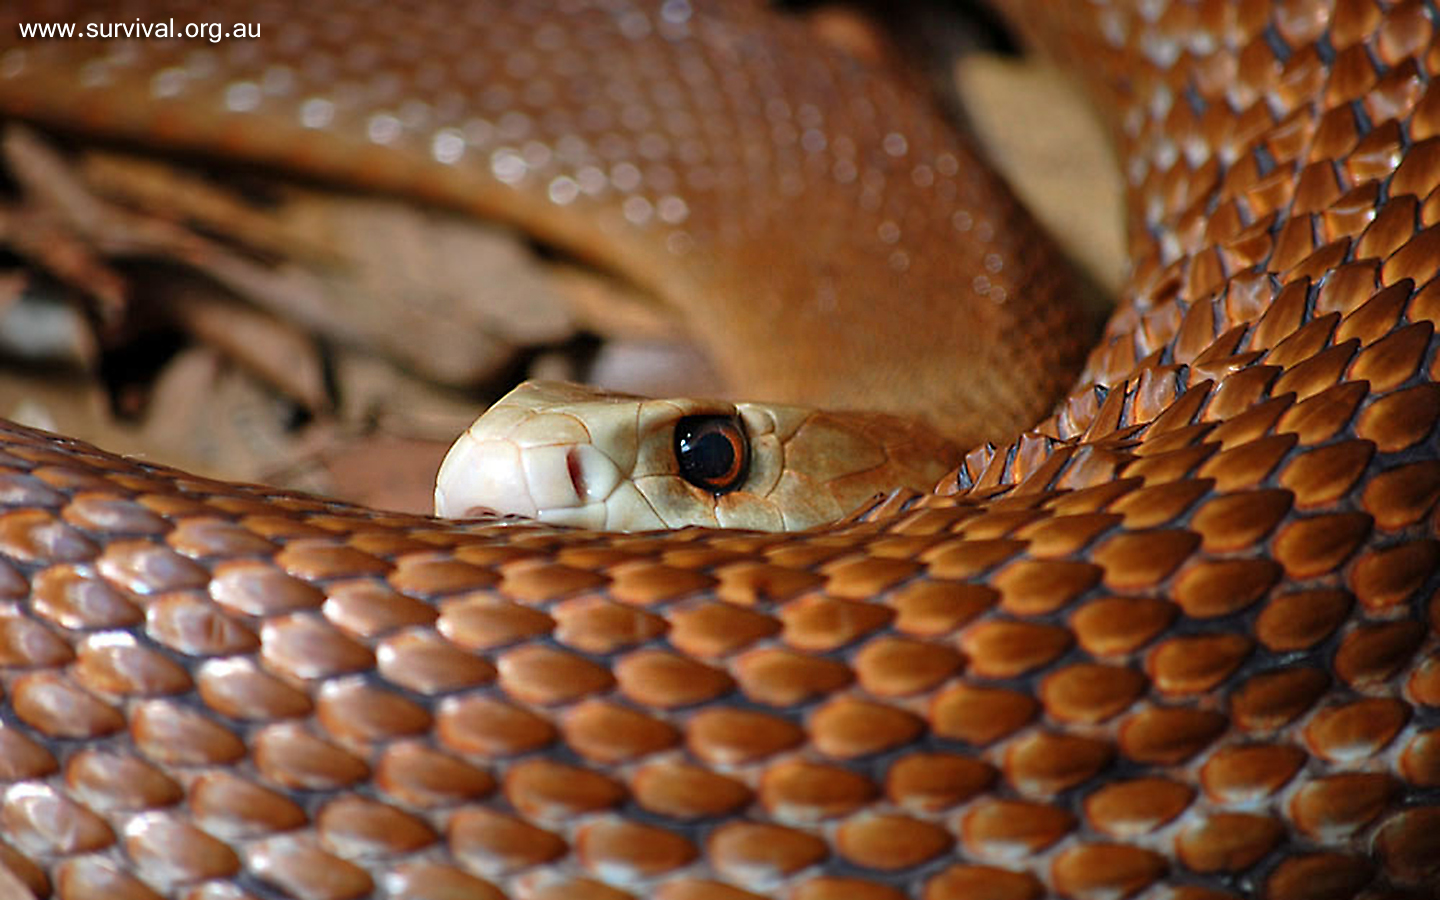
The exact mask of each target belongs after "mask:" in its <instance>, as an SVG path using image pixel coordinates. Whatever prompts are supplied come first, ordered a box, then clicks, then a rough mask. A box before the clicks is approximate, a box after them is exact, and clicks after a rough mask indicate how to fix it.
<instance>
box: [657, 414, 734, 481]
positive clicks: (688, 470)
mask: <svg viewBox="0 0 1440 900" xmlns="http://www.w3.org/2000/svg"><path fill="white" fill-rule="evenodd" d="M675 459H676V460H677V461H678V462H679V463H680V475H681V476H682V477H683V478H684V479H685V480H686V481H688V482H690V483H691V484H693V485H695V486H696V487H698V488H700V489H701V490H705V491H709V492H710V493H712V494H714V495H715V496H717V497H718V496H720V495H721V494H728V493H729V492H731V491H733V490H735V489H736V488H737V487H739V486H740V484H741V482H743V481H744V480H745V470H746V469H747V468H748V467H749V463H750V442H749V441H748V440H747V439H746V437H745V430H744V429H743V428H741V427H740V420H739V419H736V418H735V417H734V416H686V417H685V418H683V419H681V420H680V421H679V422H678V423H677V424H676V425H675Z"/></svg>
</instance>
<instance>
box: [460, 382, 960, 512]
mask: <svg viewBox="0 0 1440 900" xmlns="http://www.w3.org/2000/svg"><path fill="white" fill-rule="evenodd" d="M959 458H960V451H959V449H958V448H956V447H955V446H954V445H952V444H950V443H949V442H947V441H945V440H943V439H942V438H940V437H938V436H937V435H935V434H934V433H933V432H932V431H930V430H929V429H928V428H926V427H925V426H923V425H919V424H916V423H910V422H907V421H905V420H901V419H898V418H896V417H893V416H886V415H881V414H870V413H830V412H820V411H817V410H813V409H809V408H806V407H799V406H787V405H780V404H763V403H730V402H727V401H724V400H694V399H688V398H687V399H664V400H655V399H649V398H646V397H637V396H635V395H633V394H618V393H611V392H607V391H601V390H597V389H595V388H590V387H585V386H582V385H577V384H570V383H568V382H556V381H529V382H525V383H524V384H521V385H520V386H519V387H517V388H515V389H514V390H513V391H511V392H510V393H509V394H507V395H506V396H505V397H503V398H501V399H500V401H499V402H498V403H496V404H495V405H494V406H492V407H491V408H490V409H489V410H487V411H486V412H485V413H484V414H483V415H482V416H480V418H478V419H476V420H475V422H474V424H472V425H471V426H470V427H469V429H467V430H466V432H465V433H464V434H463V435H461V436H460V438H459V439H458V440H456V442H455V444H454V445H453V446H452V447H451V448H450V451H449V453H448V454H446V457H445V461H444V462H443V463H442V464H441V466H440V472H439V474H438V475H437V477H436V482H435V514H436V515H437V516H442V517H448V518H459V517H467V516H474V515H481V514H501V515H514V516H522V517H525V518H530V519H538V520H539V521H542V522H549V523H552V524H558V525H571V526H576V527H580V528H587V529H592V530H601V531H646V530H657V529H668V528H681V527H684V526H687V525H700V526H707V527H711V528H743V529H751V530H757V531H795V530H800V529H804V528H810V527H814V526H818V525H823V524H826V523H828V522H833V521H835V520H837V519H840V518H842V517H844V516H845V515H847V514H849V513H850V512H853V511H854V510H855V509H857V508H859V507H860V506H861V505H863V504H865V503H866V502H867V501H870V500H873V499H874V498H875V497H876V496H877V495H882V494H885V493H888V492H891V491H893V490H896V489H900V488H908V489H912V490H917V491H923V490H927V489H928V488H929V487H930V486H931V485H933V484H934V483H935V482H936V481H937V480H938V479H939V478H940V476H942V475H943V474H944V473H945V472H946V470H948V469H949V468H951V467H953V466H954V465H955V464H956V462H957V461H958V460H959Z"/></svg>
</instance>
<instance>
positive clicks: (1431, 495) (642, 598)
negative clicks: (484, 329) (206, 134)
mask: <svg viewBox="0 0 1440 900" xmlns="http://www.w3.org/2000/svg"><path fill="white" fill-rule="evenodd" d="M562 5H563V4H562ZM146 8H147V9H149V7H146ZM607 8H608V9H610V10H612V11H616V10H618V11H620V12H621V13H623V12H624V11H625V10H626V9H627V8H626V7H625V6H624V4H619V3H617V4H612V5H610V6H609V7H607ZM1007 8H1008V9H1009V11H1010V12H1011V13H1013V14H1014V16H1015V19H1016V21H1017V22H1018V23H1020V24H1021V26H1022V27H1024V28H1026V29H1027V30H1030V31H1033V32H1034V34H1033V38H1034V39H1035V40H1036V41H1037V42H1039V43H1042V44H1044V45H1046V46H1047V47H1048V48H1049V49H1050V50H1051V51H1052V52H1053V53H1055V54H1056V55H1057V56H1058V57H1059V58H1061V59H1062V60H1069V61H1070V62H1071V63H1072V64H1073V65H1075V66H1076V71H1077V72H1079V73H1081V75H1080V77H1082V78H1084V79H1085V80H1086V81H1087V82H1088V83H1089V84H1090V87H1091V90H1092V92H1093V93H1094V95H1095V96H1096V97H1097V98H1098V100H1099V103H1100V105H1101V106H1102V107H1103V108H1104V109H1106V110H1107V114H1108V115H1109V116H1110V118H1111V119H1112V121H1113V122H1114V124H1115V128H1116V133H1117V135H1118V143H1119V145H1120V150H1121V156H1122V165H1123V169H1124V172H1125V174H1126V177H1127V180H1128V184H1129V210H1130V218H1131V232H1132V256H1133V275H1132V278H1131V281H1130V285H1129V287H1128V289H1127V292H1126V295H1125V297H1124V299H1123V302H1122V306H1121V308H1120V311H1119V312H1118V313H1117V314H1116V315H1115V316H1114V317H1113V318H1112V320H1111V322H1110V324H1109V326H1108V329H1107V331H1106V335H1105V337H1104V339H1103V340H1102V342H1101V343H1100V345H1099V346H1098V347H1097V348H1096V349H1095V350H1094V351H1093V352H1092V354H1091V356H1090V359H1089V362H1088V364H1087V366H1086V372H1085V376H1084V386H1083V387H1082V388H1081V389H1078V390H1077V391H1075V392H1074V393H1073V394H1072V395H1071V396H1070V397H1069V398H1068V399H1067V400H1066V401H1064V402H1063V403H1062V404H1061V405H1060V406H1059V407H1058V410H1057V411H1056V412H1055V413H1054V414H1053V415H1051V416H1050V417H1049V418H1047V419H1045V420H1044V421H1043V422H1041V423H1040V424H1039V425H1038V426H1036V427H1035V428H1034V429H1032V430H1031V431H1028V432H1025V433H1024V434H1022V435H1021V436H1020V437H1018V438H1016V439H1014V440H1013V441H1011V442H1010V443H1008V444H1005V445H1003V446H999V447H995V446H989V445H985V446H982V447H980V448H979V449H976V450H975V451H974V452H972V453H971V454H970V455H969V456H967V458H966V460H965V463H964V464H963V465H962V466H961V467H960V468H959V469H957V470H956V472H954V473H953V474H952V475H951V476H948V477H947V478H946V479H944V480H942V481H941V483H940V484H939V485H938V486H937V487H936V490H935V492H934V494H933V495H929V496H926V497H924V498H922V499H920V500H918V501H902V500H900V499H897V500H896V501H894V502H893V503H890V504H886V505H882V506H881V507H879V508H877V509H874V510H871V511H870V513H869V514H868V515H867V516H866V517H865V518H864V520H861V521H850V522H846V523H843V524H839V525H836V526H832V527H829V528H824V529H819V530H814V531H808V532H804V533H799V534H754V533H725V532H720V531H713V530H702V529H689V530H684V531H680V532H673V533H654V534H640V535H625V536H619V535H606V534H599V533H593V532H574V531H564V530H556V529H551V528H546V527H543V526H539V525H534V526H526V525H521V526H511V527H501V526H498V525H483V524H470V525H456V524H448V523H443V522H438V521H435V520H430V519H424V518H413V517H406V516H398V515H389V514H384V513H379V512H375V511H370V510H364V509H358V508H353V507H348V506H344V505H341V504H335V503H329V502H326V501H323V500H318V499H314V498H309V497H302V496H297V495H291V494H286V493H283V492H278V491H275V490H273V489H268V488H263V487H254V486H241V485H231V484H224V483H219V482H213V481H207V480H203V479H198V478H194V477H191V476H188V475H185V474H182V473H177V472H174V471H172V470H167V469H164V468H161V467H156V466H149V465H145V464H143V463H138V462H135V461H133V460H125V459H121V458H118V457H115V456H112V455H108V454H105V453H103V452H101V451H98V450H95V449H93V448H90V447H88V446H86V445H83V444H80V443H78V442H75V441H70V440H67V439H64V438H57V437H55V436H51V435H44V434H40V433H37V432H33V431H29V430H27V429H24V428H20V427H18V426H10V425H7V426H4V427H3V429H0V467H3V470H0V485H3V488H0V500H3V503H4V511H3V512H0V557H3V564H0V593H3V595H4V602H5V603H6V604H7V605H6V606H4V607H3V610H0V682H3V687H4V705H3V707H0V719H3V726H4V727H3V728H0V779H3V781H4V783H5V789H4V794H3V801H0V836H3V838H4V842H3V844H0V863H3V869H0V876H3V879H4V880H3V881H0V888H3V889H4V890H5V891H6V892H7V893H6V896H9V895H11V894H14V895H16V896H23V893H22V891H28V892H30V893H32V894H34V895H36V896H42V897H43V896H50V895H58V896H62V897H66V898H98V897H127V898H149V897H153V896H156V895H160V896H173V897H184V898H187V900H191V898H193V900H202V898H203V900H210V898H216V900H219V898H242V897H253V898H270V897H298V898H307V900H308V898H317V900H318V898H327V900H328V898H336V900H339V898H354V897H364V896H368V895H372V894H373V895H380V896H390V897H417V898H418V897H466V898H472V897H473V898H498V897H506V896H508V897H515V898H526V900H532V898H534V900H540V898H546V900H549V898H560V897H567V898H568V897H576V898H597V900H618V898H624V897H639V896H647V897H657V898H663V900H682V898H683V900H699V898H704V900H739V898H746V897H756V896H777V897H787V898H795V900H822V898H826V900H828V898H841V897H844V898H861V900H872V898H873V900H891V898H901V897H911V898H924V900H949V898H977V897H979V898H997V900H999V898H1017V900H1019V898H1026V900H1029V898H1039V897H1046V896H1056V897H1065V898H1086V900H1089V898H1097V900H1098V898H1125V897H1146V898H1176V900H1179V898H1183V900H1219V898H1234V897H1252V898H1271V900H1299V898H1317V900H1318V898H1349V897H1362V896H1363V897H1424V896H1434V895H1435V894H1436V885H1437V884H1440V795H1437V786H1440V730H1437V717H1436V712H1435V710H1436V708H1437V706H1440V678H1437V673H1440V667H1437V662H1436V659H1437V657H1436V650H1437V642H1436V638H1435V635H1434V631H1435V628H1436V621H1437V619H1436V617H1437V610H1436V608H1435V601H1434V600H1433V594H1434V591H1435V589H1436V587H1437V584H1436V577H1435V574H1436V569H1437V563H1440V542H1437V541H1436V540H1435V538H1434V528H1435V526H1434V515H1435V512H1434V509H1435V503H1436V500H1437V498H1440V447H1437V436H1436V434H1435V425H1436V421H1437V419H1440V388H1437V386H1436V384H1435V382H1434V378H1433V376H1432V371H1431V370H1432V366H1433V365H1434V360H1433V356H1434V353H1433V350H1434V343H1435V341H1434V327H1433V320H1434V318H1435V317H1434V316H1432V315H1431V313H1433V312H1436V310H1435V309H1432V308H1431V307H1432V306H1436V304H1437V297H1440V293H1437V289H1436V282H1435V281H1434V280H1433V279H1434V276H1435V274H1436V272H1437V271H1440V237H1437V234H1440V232H1437V230H1436V227H1435V226H1434V224H1433V223H1434V221H1435V219H1436V214H1435V196H1436V195H1435V193H1434V189H1435V188H1436V187H1437V185H1440V112H1437V111H1440V105H1437V102H1440V91H1436V90H1435V89H1434V88H1433V87H1432V78H1433V75H1434V67H1435V66H1436V65H1437V63H1436V60H1437V57H1436V55H1435V53H1434V50H1433V46H1432V34H1433V18H1434V17H1435V16H1436V11H1435V9H1434V7H1433V6H1432V5H1430V4H1428V3H1423V2H1418V0H1403V2H1396V3H1380V2H1373V0H1336V2H1333V3H1323V2H1308V0H1286V2H1276V3H1267V2H1245V3H1223V2H1213V0H1202V2H1196V3H1185V2H1179V0H1176V2H1170V3H1166V2H1143V3H1142V2H1137V3H1134V4H1129V3H1114V4H1109V3H1103V2H1076V3H1071V4H1064V5H1060V4H1045V3H1035V4H1025V3H1019V2H1016V3H1011V4H1007ZM688 9H689V5H688V4H685V3H676V2H670V3H665V4H662V5H661V7H660V12H659V13H657V14H656V15H655V16H654V17H650V18H645V19H644V22H643V23H641V22H640V20H631V22H632V25H633V26H634V27H635V28H637V29H641V25H642V24H643V25H646V26H650V28H651V31H650V34H648V35H646V34H639V33H638V32H637V34H636V36H635V39H636V40H637V43H638V45H639V46H640V47H642V48H643V47H645V46H648V45H647V44H646V43H645V39H646V38H647V37H653V38H656V39H664V34H663V33H661V30H659V27H658V26H656V24H655V23H657V22H661V21H663V20H664V15H665V12H664V11H665V10H670V11H671V12H674V13H676V14H677V15H678V11H683V10H688ZM736 9H737V10H738V9H744V10H746V12H745V13H744V15H742V16H741V17H740V20H743V21H749V20H748V19H745V16H748V15H750V14H751V13H750V12H749V7H748V6H742V5H737V6H736ZM1041 9H1043V10H1045V11H1046V12H1047V13H1048V15H1046V16H1043V17H1042V16H1041V15H1039V14H1038V13H1039V11H1040V10H1041ZM352 18H353V17H352ZM757 21H759V20H757ZM544 24H545V23H537V28H539V27H541V26H542V25H544ZM762 24H763V23H762ZM443 25H444V22H443V20H442V21H441V25H440V26H437V27H436V28H434V29H432V30H436V31H444V30H445V29H444V27H443ZM352 26H354V22H353V21H352ZM641 30H643V29H641ZM336 33H337V34H340V35H341V36H342V37H343V36H344V35H345V34H347V32H346V31H345V29H344V28H343V27H339V26H337V32H336ZM351 33H353V32H351ZM536 33H537V34H539V33H540V32H539V31H537V32H536ZM732 37H733V42H732V43H731V44H729V45H728V46H730V47H732V48H740V50H739V51H738V52H737V54H736V55H735V57H734V59H735V60H736V61H737V64H738V63H739V62H744V61H745V60H746V59H747V58H748V57H747V56H746V54H745V53H744V52H743V50H744V48H745V47H747V46H749V45H748V44H747V43H746V41H747V38H746V37H745V32H744V31H743V30H742V31H739V32H733V33H732ZM402 45H403V46H407V47H409V49H408V50H405V51H404V52H405V53H408V54H409V56H408V57H405V58H409V59H411V60H412V61H413V60H416V59H418V58H420V57H422V56H423V52H424V48H417V47H413V46H410V45H404V44H403V42H402ZM357 46H359V47H360V48H361V49H360V50H357V51H356V52H357V53H358V54H359V56H360V57H361V58H362V59H361V64H363V62H364V59H366V58H368V59H371V60H372V63H373V59H374V58H373V56H371V57H366V53H367V52H370V51H367V50H365V49H364V48H366V47H371V44H369V43H366V42H364V41H361V42H359V43H358V44H357ZM70 49H71V50H72V51H74V50H76V48H75V47H71V48H70ZM372 49H373V48H372ZM27 52H34V49H33V48H27ZM77 52H78V51H77ZM251 52H256V51H251ZM402 56H403V54H402ZM14 59H15V57H13V56H11V57H9V60H10V68H9V69H8V70H6V71H7V72H8V73H9V76H10V77H11V78H12V79H21V80H22V81H23V80H24V79H25V78H28V77H31V75H33V70H31V71H30V72H29V73H28V74H27V73H26V72H20V71H19V70H21V69H24V68H25V66H24V65H20V64H18V63H15V62H14ZM25 65H29V62H28V61H26V63H25ZM416 65H417V66H419V64H418V63H416ZM419 68H423V66H419ZM52 74H53V73H52ZM49 77H50V76H40V77H39V80H40V81H44V80H45V78H49ZM736 77H737V78H741V79H744V78H745V77H748V76H746V75H745V74H744V72H743V71H742V72H741V74H740V75H738V76H736ZM51 80H52V81H53V80H54V79H51ZM721 80H722V82H723V81H724V79H723V78H722V79H721ZM17 83H19V82H16V81H12V82H11V84H12V85H13V84H17ZM36 83H38V82H31V85H32V86H34V84H36ZM162 83H163V82H162ZM3 84H4V82H3V81H0V85H3ZM52 86H53V85H52ZM5 90H6V89H4V88H3V87H0V91H5ZM0 95H3V96H5V97H6V99H5V103H6V105H7V106H8V107H9V108H11V109H12V110H15V109H19V108H20V107H22V106H25V107H26V109H27V111H28V114H33V115H34V116H35V117H37V118H44V119H49V118H52V117H53V116H54V112H53V110H50V109H46V108H43V104H42V103H41V101H40V100H38V99H35V98H34V97H32V96H31V95H30V94H28V93H26V92H25V91H21V90H18V89H16V90H13V91H10V92H8V93H4V94H0ZM245 96H246V94H245V92H243V91H242V96H241V100H242V101H243V100H244V99H245ZM17 98H18V99H17ZM651 99H655V98H651ZM72 100H73V97H72ZM661 106H662V107H663V102H662V104H661ZM72 108H75V107H73V104H72ZM78 109H79V111H80V112H82V116H81V119H82V120H83V119H84V118H85V114H88V115H89V116H91V117H92V118H95V119H98V120H100V121H99V127H110V128H113V127H115V118H116V117H115V114H114V111H113V109H111V108H109V107H106V108H105V109H101V108H99V107H96V108H91V109H88V110H87V109H86V108H85V107H84V106H83V105H81V106H80V107H78ZM768 112H770V113H771V114H772V118H771V119H770V120H769V127H771V128H780V124H779V123H777V122H776V121H775V117H776V116H779V111H778V109H777V110H770V111H768ZM788 114H789V115H794V116H799V115H800V111H799V110H793V109H792V110H789V111H788ZM878 115H879V113H878V112H877V116H878ZM107 117H108V118H107ZM121 118H123V116H122V117H121ZM782 118H783V117H782ZM204 121H206V122H207V123H208V127H209V128H210V130H211V132H212V133H214V134H218V135H221V136H222V137H224V135H225V134H227V132H225V128H224V127H223V125H224V123H226V122H232V121H233V120H232V119H229V118H227V117H226V116H224V115H221V116H219V117H218V118H212V119H210V120H204ZM132 124H134V123H132ZM139 124H143V125H145V126H146V127H150V126H157V125H159V126H168V128H169V129H170V131H171V132H172V133H178V134H180V137H179V138H178V139H179V140H180V142H181V143H191V144H193V141H191V139H190V138H189V137H186V136H185V135H186V134H188V133H189V132H186V131H185V126H184V125H183V123H181V124H177V123H176V122H175V121H174V118H173V117H172V116H171V115H169V114H166V115H161V116H158V117H156V118H153V119H150V120H146V121H145V122H144V123H139ZM862 126H863V123H858V124H856V126H855V127H857V128H862ZM137 127H138V125H137ZM792 127H793V126H792ZM159 130H160V131H161V132H162V133H163V132H164V131H165V130H166V129H165V128H160V129H159ZM798 130H799V131H801V132H802V133H803V129H798ZM862 130H863V128H862ZM781 131H782V132H784V129H783V128H781ZM784 133H785V134H789V132H784ZM875 137H876V138H877V140H878V141H879V143H880V146H881V147H882V149H883V146H884V137H885V133H884V132H882V133H881V134H878V135H875ZM227 139H228V138H227ZM261 143H262V144H263V141H262V142H261ZM307 148H309V149H307ZM262 149H263V147H262ZM312 150H313V144H312V145H306V147H305V148H302V149H301V150H298V151H294V152H297V153H300V154H301V155H304V154H308V153H311V152H312ZM287 152H290V151H287ZM314 152H318V151H314ZM271 155H272V156H273V155H274V153H272V154H271ZM379 155H380V156H382V157H384V159H385V160H389V161H390V162H394V158H393V157H392V156H391V155H390V152H389V151H388V150H387V151H384V152H382V153H380V154H379ZM352 161H353V160H352ZM382 161H383V160H382ZM522 162H523V159H522ZM802 168H803V167H802ZM501 171H502V172H503V171H504V169H503V167H502V170H501ZM937 174H943V173H937V172H935V171H932V172H931V176H935V175H937ZM918 177H919V178H920V180H922V181H923V180H924V176H923V175H922V176H918ZM895 180H896V179H890V182H892V183H893V182H894V181H895ZM911 183H915V182H914V177H913V176H912V181H911ZM956 190H960V188H958V187H957V188H956ZM759 199H760V202H761V203H762V204H768V203H770V202H772V201H771V198H769V197H768V196H761V197H760V198H759ZM775 202H778V201H775ZM653 207H654V205H653V204H652V208H653ZM696 208H699V207H698V206H697V207H696ZM767 208H768V207H767ZM775 215H777V216H783V214H781V213H778V212H777V213H775ZM917 215H918V214H917ZM951 218H952V219H954V216H952V217H951ZM737 221H742V220H737ZM956 221H958V222H959V223H960V224H963V222H964V219H963V217H962V218H960V219H958V220H956ZM956 221H952V222H951V223H949V224H948V225H947V227H948V228H949V229H950V230H951V231H954V230H955V227H956ZM970 224H971V226H972V228H973V227H975V226H976V225H977V224H978V223H977V221H976V220H974V219H972V220H971V222H970ZM717 227H721V228H723V226H717ZM735 227H736V228H737V229H739V230H740V231H741V232H743V230H744V226H743V224H736V225H735ZM902 231H903V234H904V235H907V236H908V235H911V234H912V233H913V232H914V229H911V228H910V227H909V226H908V225H906V226H905V227H904V228H903V229H902ZM886 233H887V234H889V233H890V232H889V231H887V232H886ZM999 234H1000V232H999V231H998V230H997V231H995V232H994V233H993V234H992V235H991V238H992V239H994V240H1000V239H1001V238H1000V237H999ZM882 240H883V237H882ZM950 241H953V236H952V235H950V234H949V233H947V234H946V237H945V241H944V242H942V243H948V242H950ZM960 252H962V253H966V252H969V251H960ZM780 256H783V254H780V253H776V254H773V255H772V256H771V257H770V259H771V260H772V261H781V262H783V260H780V259H779V257H780ZM1017 259H1018V257H1017ZM915 261H916V262H918V260H915ZM1001 262H1002V263H1004V264H1003V265H1002V266H1001V273H1003V275H1002V277H1010V274H1011V273H1012V271H1013V269H1014V268H1015V267H1014V266H1011V265H1010V263H1009V262H1007V261H1006V260H1004V259H1002V260H1001ZM1017 265H1018V264H1017ZM983 269H984V259H983V255H982V259H981V270H982V271H983ZM1001 273H993V274H1001ZM787 277H789V276H787ZM974 277H978V276H973V277H971V278H970V279H968V280H967V281H966V282H965V283H966V284H969V285H970V286H971V287H972V288H974V287H977V286H984V287H986V288H987V290H988V288H989V287H993V286H995V283H994V282H993V281H992V282H986V283H984V284H983V285H981V283H979V282H975V281H974Z"/></svg>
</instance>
